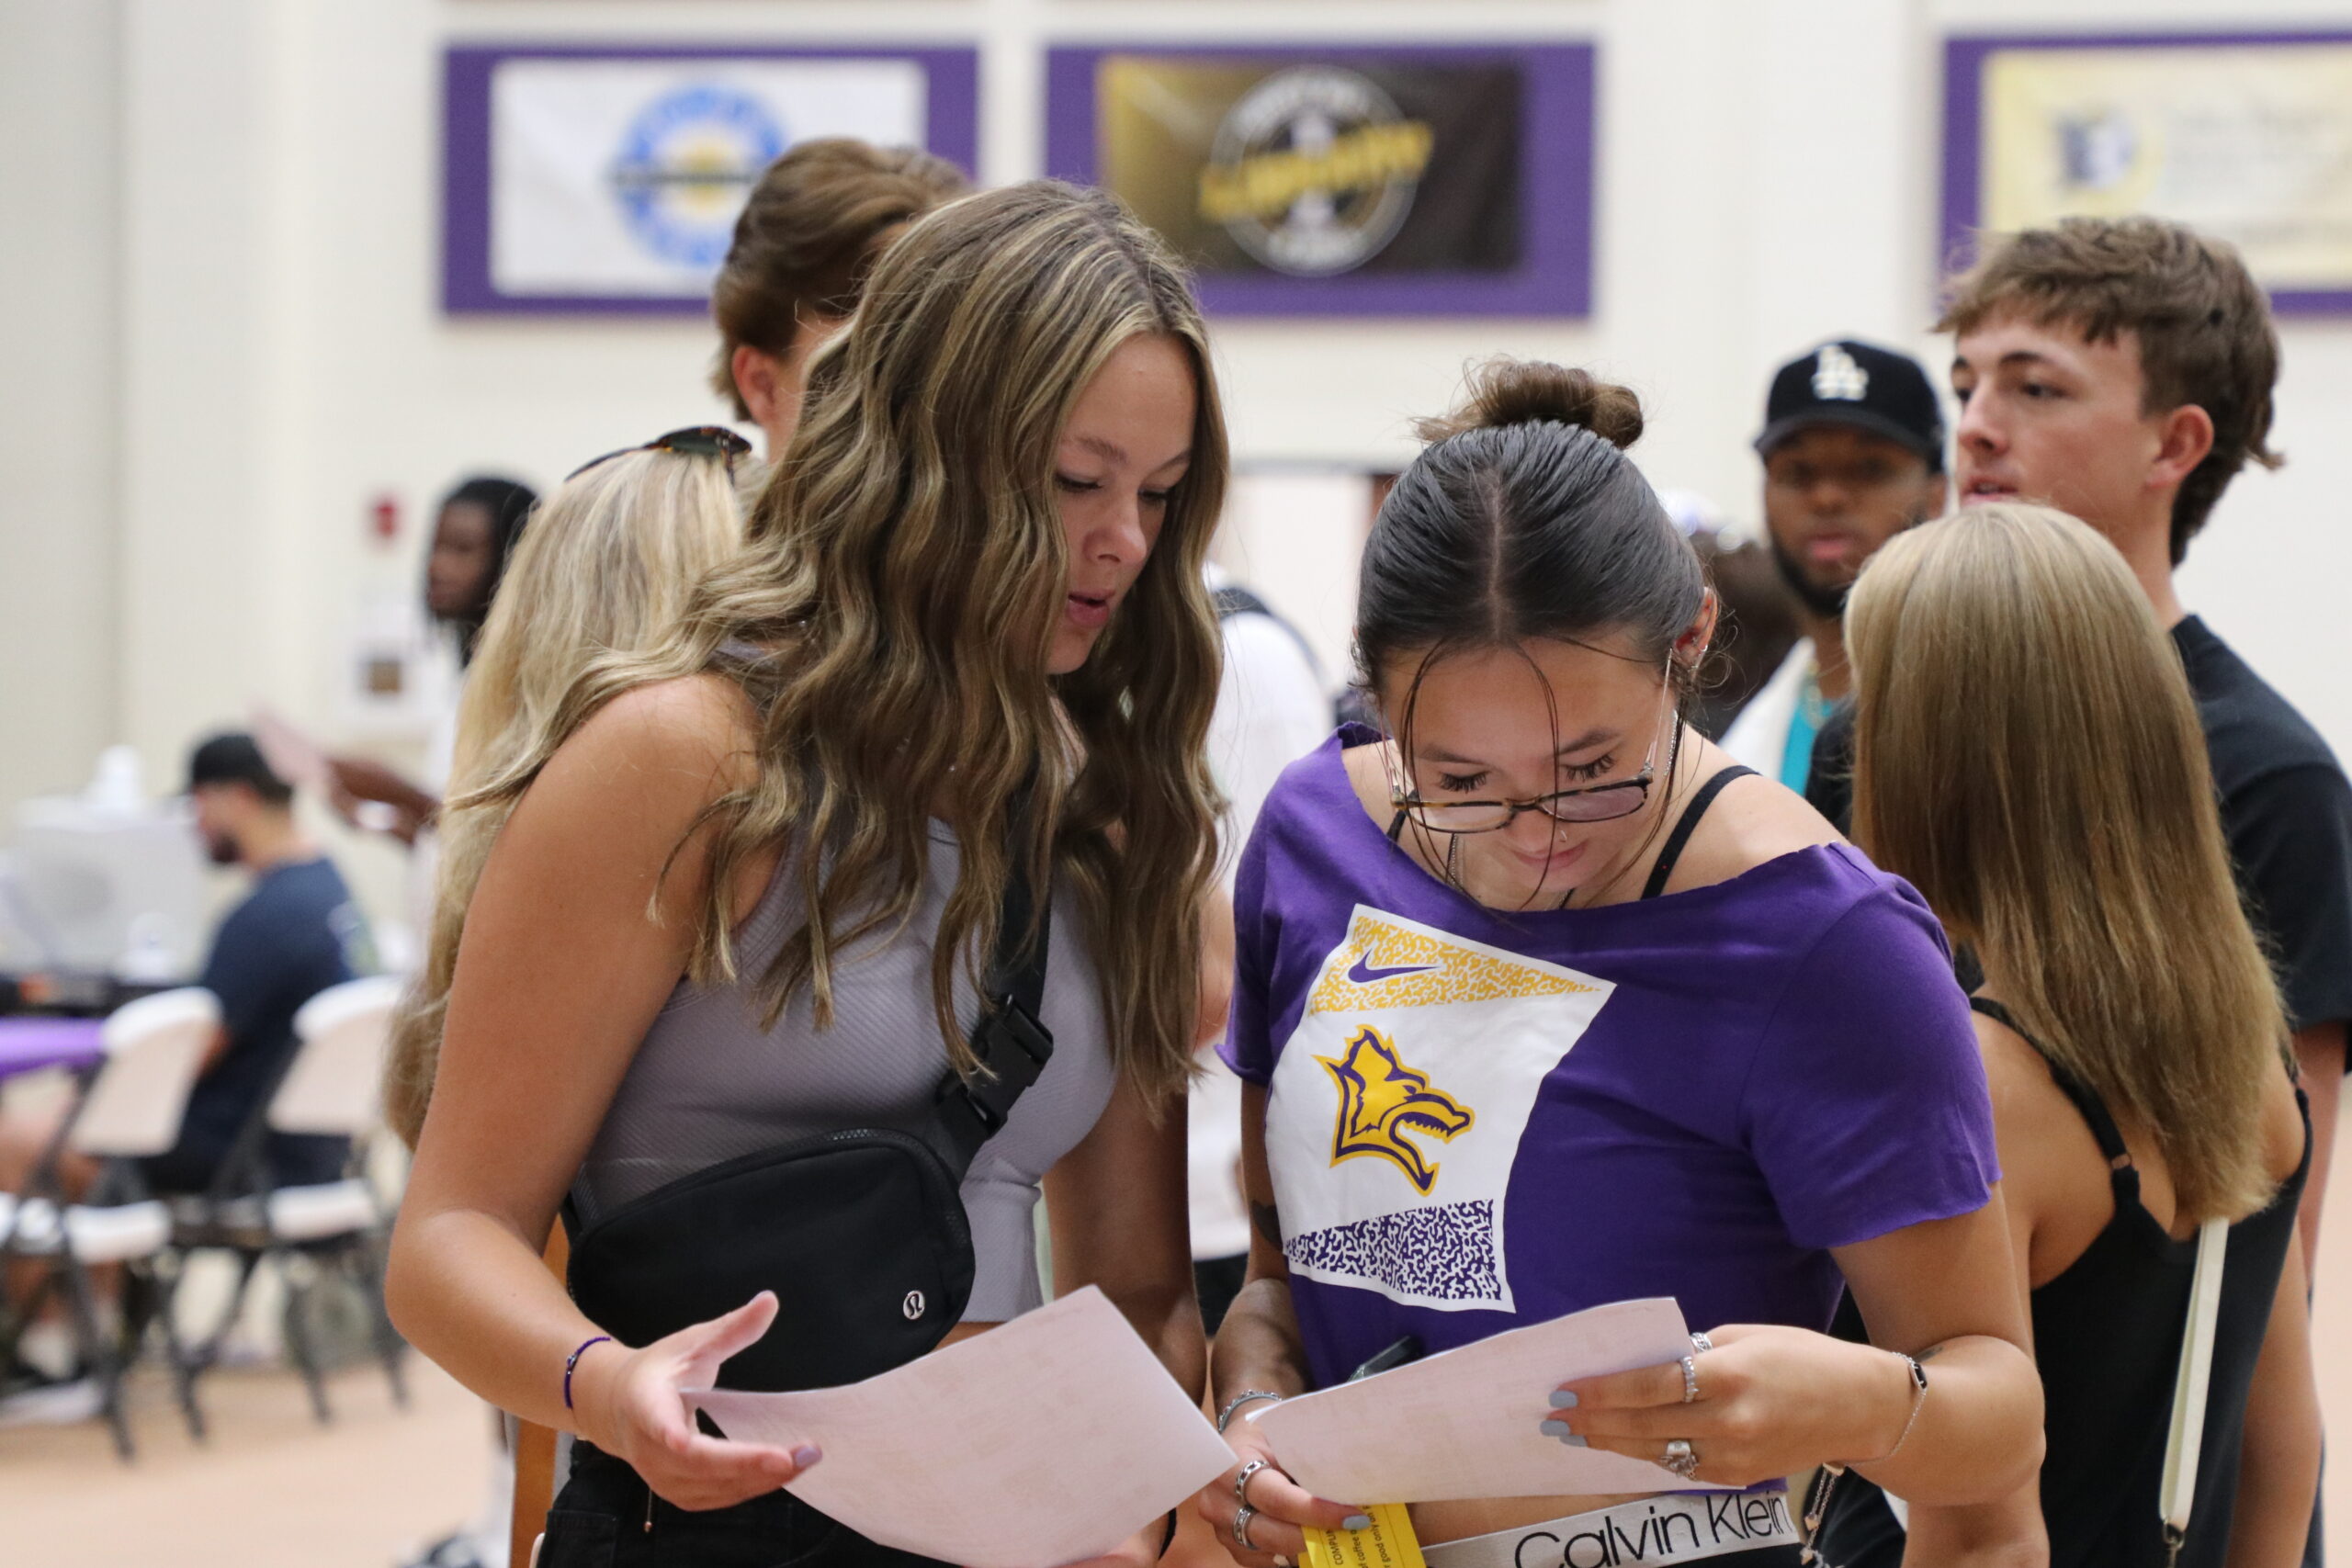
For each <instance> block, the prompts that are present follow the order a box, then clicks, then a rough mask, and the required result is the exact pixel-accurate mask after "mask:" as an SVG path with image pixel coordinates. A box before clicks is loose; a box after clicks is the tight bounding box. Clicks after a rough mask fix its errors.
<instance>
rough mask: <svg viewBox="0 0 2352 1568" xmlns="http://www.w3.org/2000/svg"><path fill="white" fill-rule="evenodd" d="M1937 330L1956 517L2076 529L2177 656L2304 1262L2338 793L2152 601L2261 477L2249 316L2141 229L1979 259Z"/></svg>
mask: <svg viewBox="0 0 2352 1568" xmlns="http://www.w3.org/2000/svg"><path fill="white" fill-rule="evenodd" d="M1941 325H1942V327H1943V328H1944V330H1946V331H1949V332H1951V333H1954V334H1955V335H1956V339H1957V341H1956V343H1955V344H1954V355H1953V359H1952V371H1951V379H1952V390H1953V392H1954V394H1955V395H1956V396H1957V397H1958V399H1959V401H1960V407H1961V416H1960V423H1959V425H1958V427H1957V429H1956V430H1955V432H1954V439H1955V447H1956V450H1955V453H1954V460H1953V467H1954V469H1955V477H1956V479H1957V480H1958V485H1959V491H1960V500H1961V502H1962V505H1966V504H1969V503H1971V502H1985V501H1995V500H2003V499H2009V498H2022V499H2027V500H2032V501H2040V502H2048V503H2049V504H2051V505H2052V506H2056V507H2059V508H2061V509H2063V510H2064V511H2067V512H2071V513H2074V514H2075V516H2077V517H2080V518H2082V519H2083V520H2084V521H2085V522H2086V523H2088V524H2090V525H2091V526H2093V527H2094V528H2097V529H2098V531H2099V532H2100V533H2101V534H2103V535H2105V536H2107V537H2108V539H2109V540H2110V541H2111V542H2112V543H2113V544H2114V545H2115V547H2116V548H2118V549H2119V550H2120V551H2121V552H2122V553H2123V558H2124V560H2125V562H2126V563H2128V564H2129V565H2130V566H2131V570H2132V573H2133V575H2135V576H2136V577H2138V579H2139V580H2140V586H2141V588H2142V589H2143V591H2144V592H2146V594H2147V596H2148V602H2149V603H2150V604H2152V605H2154V607H2155V611H2156V615H2157V616H2158V618H2159V619H2160V620H2162V621H2163V622H2164V624H2165V626H2169V627H2171V628H2172V634H2173V640H2174V642H2175V644H2176V645H2177V647H2178V648H2179V649H2180V655H2181V660H2182V663H2183V664H2184V666H2185V667H2186V668H2187V670H2188V680H2189V684H2190V686H2191V688H2192V689H2193V690H2194V692H2195V694H2196V696H2197V704H2198V711H2199V716H2201V717H2202V718H2203V720H2204V725H2205V738H2206V744H2207V746H2208V748H2209V750H2210V751H2211V757H2212V767H2213V780H2214V784H2215V785H2216V788H2217V791H2218V793H2219V795H2220V798H2221V806H2222V827H2223V829H2224V830H2225V832H2226V833H2227V835H2228V838H2229V842H2230V853H2231V858H2232V859H2233V861H2234V863H2236V867H2237V872H2238V886H2239V889H2240V891H2241V892H2242V893H2243V894H2244V895H2245V900H2246V904H2247V908H2248V911H2249V913H2250V914H2251V915H2252V916H2253V919H2254V920H2255V924H2256V929H2257V930H2258V931H2260V932H2261V933H2262V934H2263V936H2264V937H2265V938H2266V940H2267V942H2268V943H2269V944H2270V946H2271V949H2272V952H2273V953H2274V955H2275V958H2276V961H2277V964H2278V978H2279V986H2280V989H2281V990H2282V992H2283V993H2284V996H2285V999H2286V1004H2287V1014H2288V1019H2289V1021H2290V1024H2291V1026H2292V1027H2293V1029H2294V1032H2295V1054H2296V1055H2297V1057H2298V1058H2299V1059H2300V1061H2301V1065H2302V1071H2303V1082H2304V1086H2305V1088H2306V1089H2308V1090H2309V1091H2310V1094H2311V1101H2312V1175H2311V1180H2310V1184H2309V1186H2308V1187H2307V1188H2306V1190H2305V1194H2304V1198H2303V1212H2302V1216H2301V1220H2302V1239H2303V1253H2304V1258H2305V1259H2306V1261H2307V1262H2308V1261H2309V1259H2310V1258H2311V1257H2312V1251H2313V1249H2314V1247H2316V1244H2317V1242H2318V1239H2319V1217H2320V1208H2321V1203H2322V1201H2323V1200H2324V1197H2325V1194H2326V1190H2327V1188H2326V1182H2327V1172H2328V1165H2329V1156H2330V1155H2331V1154H2332V1153H2333V1145H2334V1141H2335V1111H2336V1103H2337V1098H2338V1093H2339V1090H2340V1089H2341V1086H2342V1082H2343V1077H2344V1072H2345V1025H2346V1020H2347V1019H2352V786H2347V785H2346V782H2345V777H2344V773H2343V772H2342V770H2341V769H2340V768H2338V767H2337V765H2336V761H2335V757H2334V755H2333V754H2332V753H2331V752H2330V751H2329V750H2328V748H2327V744H2326V742H2325V741H2324V740H2322V739H2320V737H2319V734H2318V732H2317V731H2316V730H2314V729H2313V728H2312V726H2311V725H2310V723H2309V722H2308V721H2306V720H2305V719H2304V718H2303V716H2301V714H2299V713H2297V712H2296V711H2295V709H2294V708H2293V707H2292V706H2290V705H2289V704H2288V702H2287V700H2286V699H2285V698H2283V697H2281V696H2280V695H2279V694H2278V693H2277V692H2275V691H2273V690H2272V689H2271V688H2270V687H2269V686H2268V685H2267V684H2266V683H2265V682H2263V680H2262V678H2261V677H2260V676H2258V675H2256V673H2255V672H2254V671H2252V670H2251V669H2249V668H2247V666H2246V665H2245V661H2244V660H2240V659H2239V658H2238V657H2237V655H2236V654H2234V653H2233V652H2232V651H2231V650H2230V649H2229V647H2228V646H2227V645H2226V644H2225V643H2223V642H2222V639H2221V638H2220V637H2216V636H2215V635H2214V634H2213V632H2212V631H2211V629H2210V628H2208V627H2207V626H2206V625H2205V623H2204V622H2202V621H2200V620H2199V619H2198V618H2197V617H2196V616H2194V615H2190V614H2188V611H2187V610H2185V609H2184V608H2182V606H2181V604H2180V601H2179V599H2178V598H2177V596H2176V594H2175V592H2174V587H2173V572H2174V570H2176V569H2177V567H2178V566H2179V565H2180V563H2181V561H2182V559H2183V558H2185V557H2186V556H2187V554H2188V545H2189V541H2190V540H2191V539H2193V538H2194V537H2195V536H2197V533H2198V531H2199V529H2201V528H2202V527H2203V526H2204V525H2205V522H2206V519H2207V517H2208V516H2209V515H2210V514H2211V511H2212V508H2213V503H2214V502H2217V501H2219V500H2220V499H2221V495H2222V491H2223V489H2224V488H2226V487H2227V486H2228V484H2229V482H2230V479H2231V478H2232V477H2233V475H2235V474H2236V473H2237V471H2238V470H2239V469H2240V468H2243V467H2244V466H2245V464H2246V463H2248V462H2249V461H2251V462H2255V463H2259V464H2261V465H2263V466H2264V467H2266V468H2267V467H2275V466H2276V465H2277V463H2278V457H2277V455H2276V454H2274V453H2273V452H2272V451H2271V450H2270V448H2269V446H2267V436H2268V434H2269V430H2270V417H2271V402H2270V398H2271V388H2272V385H2273V383H2274V382H2275V381H2276V380H2277V378H2278V334H2277V333H2276V332H2275V331H2274V330H2273V329H2272V326H2271V323H2270V313H2269V309H2268V306H2267V302H2266V301H2265V299H2264V297H2263V294H2262V291H2261V289H2260V288H2258V287H2257V286H2256V284H2255V282H2254V280H2253V278H2252V277H2250V276H2248V275H2247V273H2246V270H2245V264H2244V262H2242V261H2241V260H2240V259H2239V258H2238V255H2237V253H2236V252H2235V251H2234V250H2233V249H2232V248H2231V247H2230V246H2228V245H2226V244H2223V243H2220V242H2218V241H2213V240H2209V239H2206V238H2204V237H2203V236H2201V235H2199V234H2197V233H2195V232H2193V231H2190V230H2188V229H2186V228H2183V227H2181V226H2180V225H2178V224H2176V223H2168V222H2165V221H2163V220H2158V219H2153V218H2130V219H2120V220H2095V219H2069V220H2065V221H2064V222H2062V223H2060V224H2059V225H2058V226H2057V227H2055V228H2053V229H2042V230H2031V231H2027V232H2025V233H2022V234H2018V235H2017V236H2015V237H2013V238H2011V239H2009V240H2008V241H2007V242H2006V243H2002V244H2000V245H1999V246H1997V247H1996V248H1995V249H1993V250H1992V251H1991V252H1990V253H1989V254H1987V255H1986V256H1985V258H1984V259H1983V260H1982V261H1981V262H1980V263H1979V264H1978V265H1976V267H1975V268H1974V269H1973V271H1971V272H1970V273H1969V274H1968V275H1967V276H1964V277H1962V279H1960V280H1959V283H1958V285H1957V288H1956V289H1955V291H1954V293H1953V296H1952V299H1951V305H1950V307H1949V309H1948V310H1946V312H1945V316H1944V320H1943V321H1942V323H1941Z"/></svg>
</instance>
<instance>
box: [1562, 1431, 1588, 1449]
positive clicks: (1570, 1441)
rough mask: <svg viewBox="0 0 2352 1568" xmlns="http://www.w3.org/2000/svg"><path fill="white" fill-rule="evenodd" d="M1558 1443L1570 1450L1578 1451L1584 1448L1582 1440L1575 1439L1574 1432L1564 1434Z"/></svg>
mask: <svg viewBox="0 0 2352 1568" xmlns="http://www.w3.org/2000/svg"><path fill="white" fill-rule="evenodd" d="M1560 1441H1561V1442H1562V1443H1564V1444H1566V1446H1567V1447H1569V1448H1572V1449H1580V1448H1582V1447H1584V1439H1583V1438H1579V1437H1577V1435H1576V1434H1575V1433H1574V1432H1569V1433H1567V1434H1566V1435H1565V1436H1563V1437H1562V1438H1560Z"/></svg>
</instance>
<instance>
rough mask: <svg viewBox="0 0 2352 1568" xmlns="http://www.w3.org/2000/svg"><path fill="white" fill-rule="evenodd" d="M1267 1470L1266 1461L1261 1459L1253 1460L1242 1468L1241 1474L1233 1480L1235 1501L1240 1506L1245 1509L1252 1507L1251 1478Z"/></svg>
mask: <svg viewBox="0 0 2352 1568" xmlns="http://www.w3.org/2000/svg"><path fill="white" fill-rule="evenodd" d="M1265 1468H1266V1461H1264V1460H1261V1459H1253V1460H1251V1461H1250V1462H1249V1463H1248V1464H1245V1465H1243V1466H1242V1467H1241V1473H1240V1474H1238V1475H1237V1476H1235V1477H1234V1478H1233V1500H1234V1501H1235V1502H1237V1503H1238V1504H1240V1505H1241V1506H1243V1507H1245V1508H1246V1507H1248V1506H1250V1477H1251V1476H1253V1475H1255V1474H1257V1473H1258V1472H1260V1471H1261V1470H1263V1469H1265Z"/></svg>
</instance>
